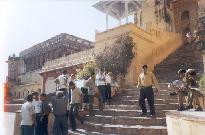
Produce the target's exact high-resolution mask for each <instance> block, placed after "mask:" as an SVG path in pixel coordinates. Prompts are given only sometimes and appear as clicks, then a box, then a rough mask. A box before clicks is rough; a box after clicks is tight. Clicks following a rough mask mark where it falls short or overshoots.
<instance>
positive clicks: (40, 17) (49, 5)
mask: <svg viewBox="0 0 205 135" xmlns="http://www.w3.org/2000/svg"><path fill="white" fill-rule="evenodd" d="M96 2H98V0H81V1H80V0H50V1H49V0H44V1H40V0H23V1H17V0H13V1H11V0H10V1H0V47H1V48H0V54H1V57H0V65H1V66H0V71H1V73H0V83H3V82H4V81H5V76H6V75H7V64H6V63H5V61H6V60H7V58H8V56H9V55H12V54H13V53H15V54H17V55H18V54H19V52H20V51H22V50H24V49H27V48H29V47H31V46H33V45H36V44H38V43H40V42H43V41H45V40H47V39H49V38H51V37H53V36H55V35H58V34H60V33H68V34H73V35H75V36H78V37H81V38H84V39H88V40H91V41H94V40H95V30H96V29H97V30H98V31H104V30H105V24H106V23H105V14H103V13H101V12H100V11H98V10H96V9H95V8H93V7H92V5H94V4H95V3H96ZM130 21H132V19H131V18H130ZM117 25H118V21H117V20H115V19H113V18H111V17H109V26H110V27H115V26H117Z"/></svg>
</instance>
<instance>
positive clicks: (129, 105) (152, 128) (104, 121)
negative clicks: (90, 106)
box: [69, 84, 178, 135]
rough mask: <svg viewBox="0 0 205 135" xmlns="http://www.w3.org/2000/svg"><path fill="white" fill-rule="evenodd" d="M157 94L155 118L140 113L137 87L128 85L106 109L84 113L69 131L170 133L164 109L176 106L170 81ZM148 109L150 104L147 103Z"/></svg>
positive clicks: (88, 133)
mask: <svg viewBox="0 0 205 135" xmlns="http://www.w3.org/2000/svg"><path fill="white" fill-rule="evenodd" d="M160 87H161V90H160V92H159V93H157V94H155V107H156V114H157V117H156V118H150V117H140V115H139V114H140V112H141V110H140V107H139V105H138V98H139V94H138V91H137V89H136V87H132V88H130V89H125V90H124V91H123V92H122V93H121V94H120V95H118V96H116V97H113V99H112V101H111V102H110V104H109V105H105V109H104V111H99V110H97V109H96V110H94V114H95V115H94V116H88V115H86V117H85V122H84V124H83V125H81V124H80V123H79V122H78V129H77V131H75V132H72V131H69V134H70V135H81V134H82V135H84V134H85V135H111V134H112V135H151V134H152V135H167V129H166V119H165V112H167V111H168V110H175V109H177V106H178V105H177V96H174V97H171V96H169V91H168V90H167V84H160ZM147 109H149V108H148V106H147Z"/></svg>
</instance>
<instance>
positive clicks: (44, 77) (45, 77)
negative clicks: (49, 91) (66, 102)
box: [42, 73, 48, 93]
mask: <svg viewBox="0 0 205 135" xmlns="http://www.w3.org/2000/svg"><path fill="white" fill-rule="evenodd" d="M42 76H43V90H42V92H43V93H45V84H46V80H47V79H48V76H47V73H44V74H43V75H42Z"/></svg>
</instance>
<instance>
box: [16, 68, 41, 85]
mask: <svg viewBox="0 0 205 135" xmlns="http://www.w3.org/2000/svg"><path fill="white" fill-rule="evenodd" d="M39 71H40V70H38V71H32V72H27V73H25V74H22V75H20V76H19V77H20V78H21V83H22V84H32V83H41V82H43V77H42V76H41V75H40V74H39Z"/></svg>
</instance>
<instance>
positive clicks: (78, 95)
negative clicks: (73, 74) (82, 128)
mask: <svg viewBox="0 0 205 135" xmlns="http://www.w3.org/2000/svg"><path fill="white" fill-rule="evenodd" d="M69 88H70V89H71V101H70V105H71V107H70V117H69V118H70V124H71V128H72V131H75V130H76V117H77V118H78V119H79V120H80V121H81V124H83V120H82V118H81V117H80V116H79V108H80V106H81V103H82V101H83V93H82V91H81V90H80V89H79V88H77V87H76V86H75V83H73V82H72V81H71V82H70V83H69Z"/></svg>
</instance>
